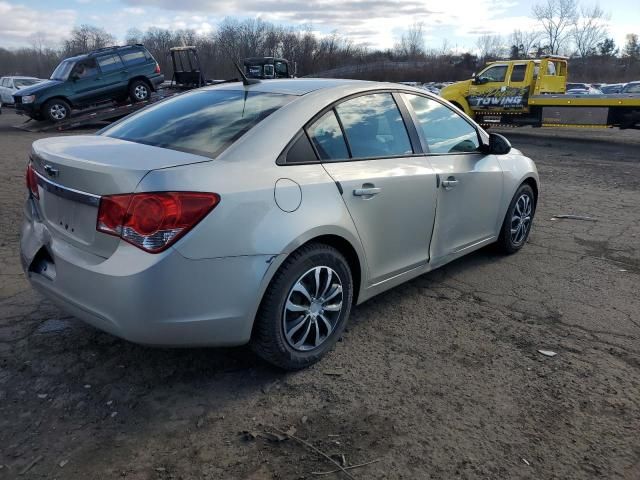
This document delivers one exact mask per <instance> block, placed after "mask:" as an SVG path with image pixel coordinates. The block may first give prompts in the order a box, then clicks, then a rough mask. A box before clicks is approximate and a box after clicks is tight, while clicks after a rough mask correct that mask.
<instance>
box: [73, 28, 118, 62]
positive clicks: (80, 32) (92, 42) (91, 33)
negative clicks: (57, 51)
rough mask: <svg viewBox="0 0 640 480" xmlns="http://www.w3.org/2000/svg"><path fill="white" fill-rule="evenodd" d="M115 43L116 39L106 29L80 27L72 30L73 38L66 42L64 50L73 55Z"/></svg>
mask: <svg viewBox="0 0 640 480" xmlns="http://www.w3.org/2000/svg"><path fill="white" fill-rule="evenodd" d="M115 41H116V39H115V37H114V36H113V35H111V34H110V33H107V31H106V30H105V29H104V28H100V27H94V26H93V25H80V26H79V27H74V29H73V30H71V37H70V38H68V39H67V40H65V42H64V50H65V52H66V53H67V54H70V55H73V54H77V53H83V52H88V51H90V50H95V49H98V48H103V47H108V46H110V45H113V44H114V43H115Z"/></svg>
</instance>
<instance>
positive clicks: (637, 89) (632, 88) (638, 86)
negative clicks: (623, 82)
mask: <svg viewBox="0 0 640 480" xmlns="http://www.w3.org/2000/svg"><path fill="white" fill-rule="evenodd" d="M624 93H640V83H634V84H631V85H628V86H627V87H626V88H625V89H624Z"/></svg>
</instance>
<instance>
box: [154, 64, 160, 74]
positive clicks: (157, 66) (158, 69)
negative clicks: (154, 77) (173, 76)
mask: <svg viewBox="0 0 640 480" xmlns="http://www.w3.org/2000/svg"><path fill="white" fill-rule="evenodd" d="M155 72H156V73H160V65H158V62H156V70H155Z"/></svg>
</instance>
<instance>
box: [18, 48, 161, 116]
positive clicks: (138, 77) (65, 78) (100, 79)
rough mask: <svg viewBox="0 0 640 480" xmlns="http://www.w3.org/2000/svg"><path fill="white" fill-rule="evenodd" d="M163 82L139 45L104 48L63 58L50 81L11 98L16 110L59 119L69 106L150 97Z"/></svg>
mask: <svg viewBox="0 0 640 480" xmlns="http://www.w3.org/2000/svg"><path fill="white" fill-rule="evenodd" d="M163 81H164V75H162V74H161V73H160V66H159V65H158V62H156V60H155V59H154V58H153V56H152V55H151V54H150V53H149V51H148V50H147V49H146V48H144V47H143V46H142V45H127V46H124V47H107V48H101V49H99V50H94V51H92V52H89V53H87V54H84V55H79V56H77V57H72V58H67V59H65V60H63V61H62V62H60V65H58V66H57V67H56V69H55V70H54V71H53V73H52V74H51V78H50V79H49V80H47V81H46V82H42V83H38V84H37V85H33V86H32V87H27V88H23V89H21V90H19V91H18V92H17V93H16V95H14V96H13V98H14V100H15V107H16V111H17V113H24V114H26V115H29V116H30V117H31V118H34V119H36V120H44V119H46V120H51V121H53V122H60V121H62V120H66V119H67V118H69V116H70V115H71V109H72V108H83V107H87V106H89V105H92V104H96V103H100V102H103V101H107V100H116V101H124V100H126V98H127V97H129V98H130V99H131V101H132V102H142V101H145V100H149V98H150V97H151V92H152V91H155V90H156V89H157V88H158V86H159V85H160V84H161V83H162V82H163Z"/></svg>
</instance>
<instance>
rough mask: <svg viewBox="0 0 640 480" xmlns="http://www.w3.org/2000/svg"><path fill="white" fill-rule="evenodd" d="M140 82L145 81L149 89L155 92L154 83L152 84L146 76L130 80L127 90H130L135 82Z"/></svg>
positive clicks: (138, 76)
mask: <svg viewBox="0 0 640 480" xmlns="http://www.w3.org/2000/svg"><path fill="white" fill-rule="evenodd" d="M138 80H141V81H143V82H144V83H146V84H147V86H148V87H149V89H150V90H151V91H152V92H155V88H154V87H153V82H151V80H149V79H148V78H147V77H145V76H144V75H137V76H135V77H132V78H130V79H129V82H128V83H127V89H129V88H130V87H131V84H132V83H133V82H137V81H138Z"/></svg>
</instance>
